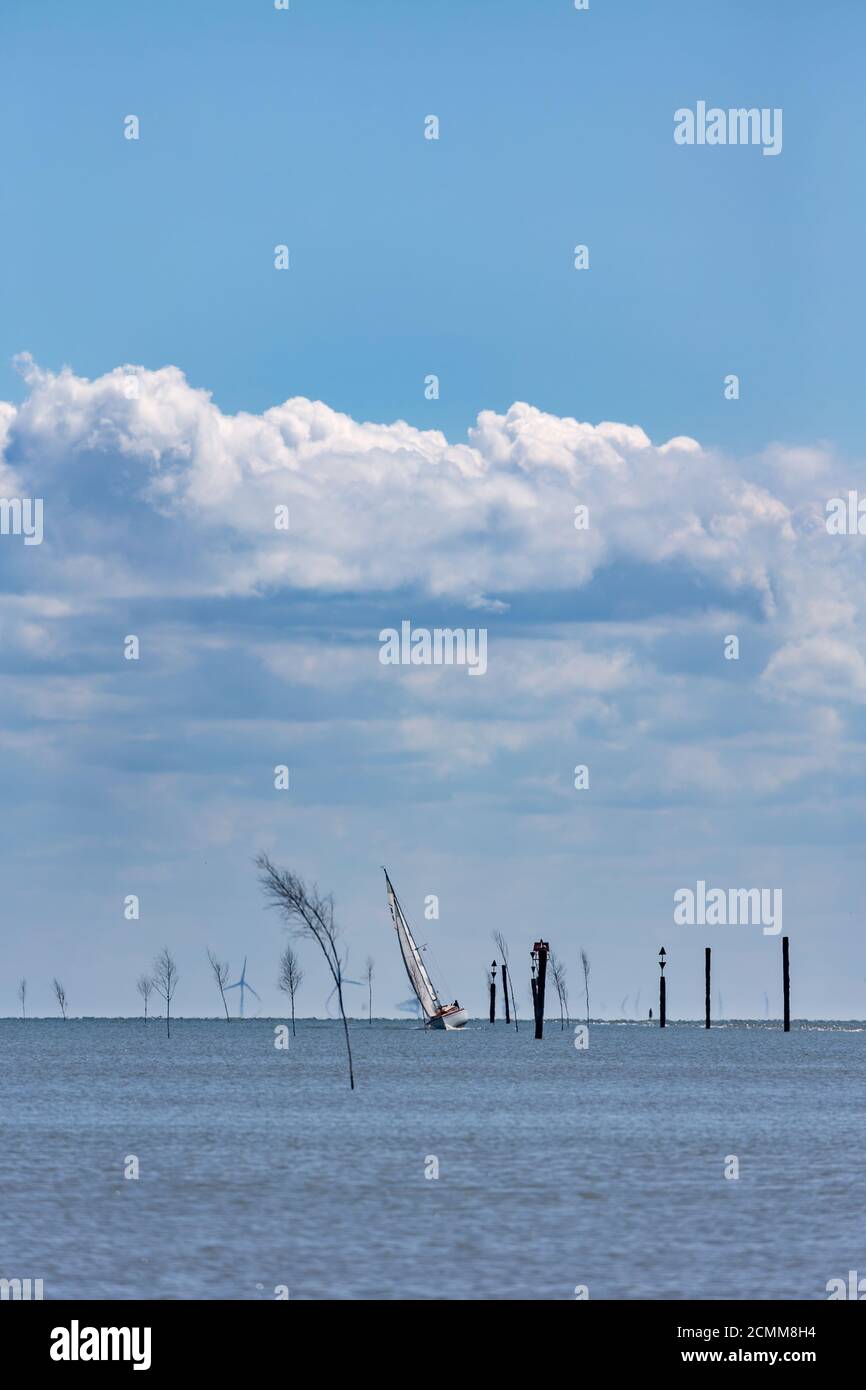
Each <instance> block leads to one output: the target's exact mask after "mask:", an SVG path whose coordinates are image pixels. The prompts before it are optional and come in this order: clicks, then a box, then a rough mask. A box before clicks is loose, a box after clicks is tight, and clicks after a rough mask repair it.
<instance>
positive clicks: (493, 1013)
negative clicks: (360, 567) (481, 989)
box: [490, 961, 496, 1023]
mask: <svg viewBox="0 0 866 1390" xmlns="http://www.w3.org/2000/svg"><path fill="white" fill-rule="evenodd" d="M490 1022H491V1023H495V1022H496V961H494V962H493V964H492V965H491V967H490Z"/></svg>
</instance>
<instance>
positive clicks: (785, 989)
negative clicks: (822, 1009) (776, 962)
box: [782, 936, 791, 1033]
mask: <svg viewBox="0 0 866 1390" xmlns="http://www.w3.org/2000/svg"><path fill="white" fill-rule="evenodd" d="M782 993H783V995H784V1001H785V1032H786V1033H790V1031H791V969H790V960H789V957H788V938H787V936H783V937H782Z"/></svg>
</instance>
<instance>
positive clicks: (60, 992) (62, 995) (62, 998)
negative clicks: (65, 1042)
mask: <svg viewBox="0 0 866 1390" xmlns="http://www.w3.org/2000/svg"><path fill="white" fill-rule="evenodd" d="M51 987H52V989H53V990H54V993H55V995H56V997H57V1002H58V1004H59V1005H60V1012H61V1013H62V1015H63V1017H64V1019H65V1018H66V1004H67V999H66V990H65V989H64V988H63V986H62V984H61V983H60V981H59V980H58V978H57V976H56V975H55V977H54V980H53V982H52V986H51Z"/></svg>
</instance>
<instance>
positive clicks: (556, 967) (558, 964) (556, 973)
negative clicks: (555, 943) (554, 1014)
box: [548, 951, 568, 1028]
mask: <svg viewBox="0 0 866 1390" xmlns="http://www.w3.org/2000/svg"><path fill="white" fill-rule="evenodd" d="M548 965H549V966H550V973H551V975H552V976H553V983H554V986H555V987H556V993H557V997H558V999H559V1026H560V1028H564V1027H565V1024H566V1021H567V1019H566V1015H567V1013H568V989H567V988H566V984H565V966H564V965H563V963H562V961H561V960H560V959H559V956H557V955H555V953H554V952H553V951H551V952H550V955H549V957H548Z"/></svg>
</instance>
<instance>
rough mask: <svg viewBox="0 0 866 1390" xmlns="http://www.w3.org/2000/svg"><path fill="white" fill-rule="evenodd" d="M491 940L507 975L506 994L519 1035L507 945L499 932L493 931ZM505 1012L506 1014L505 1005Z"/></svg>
mask: <svg viewBox="0 0 866 1390" xmlns="http://www.w3.org/2000/svg"><path fill="white" fill-rule="evenodd" d="M493 940H494V941H495V942H496V949H497V951H498V952H499V955H500V958H501V960H502V962H503V964H504V966H505V969H506V971H507V974H508V993H509V994H510V996H511V1012H512V1013H513V1014H514V1027H515V1030H516V1031H517V1032H518V1033H519V1032H520V1028H519V1026H518V1022H517V1000H516V999H515V997H514V981H513V979H512V978H511V966H510V965H509V963H508V945H507V943H506V940H505V937H504V936H503V935H502V932H501V931H495V932H494V933H493ZM505 1012H506V1013H507V1012H508V1007H507V1004H506V1010H505Z"/></svg>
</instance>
